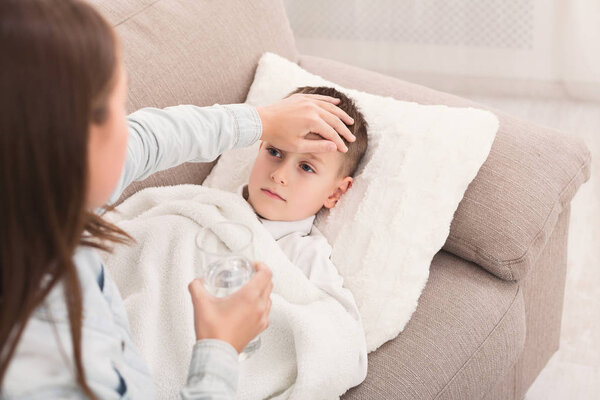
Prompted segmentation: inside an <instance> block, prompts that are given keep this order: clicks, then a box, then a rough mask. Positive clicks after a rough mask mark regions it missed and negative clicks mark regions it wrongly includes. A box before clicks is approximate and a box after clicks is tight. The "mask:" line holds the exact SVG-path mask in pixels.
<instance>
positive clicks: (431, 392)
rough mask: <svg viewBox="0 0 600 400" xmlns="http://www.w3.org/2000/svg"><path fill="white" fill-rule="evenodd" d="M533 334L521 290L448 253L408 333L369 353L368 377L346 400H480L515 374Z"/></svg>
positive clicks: (434, 267)
mask: <svg viewBox="0 0 600 400" xmlns="http://www.w3.org/2000/svg"><path fill="white" fill-rule="evenodd" d="M525 332H526V327H525V310H524V304H523V296H522V291H521V289H520V285H519V283H517V282H507V281H503V280H500V279H497V278H496V277H495V276H493V275H492V274H489V273H488V272H486V271H484V270H483V269H481V268H479V267H478V266H477V265H475V264H473V263H471V262H468V261H465V260H463V259H461V258H459V257H457V256H455V255H453V254H451V253H448V252H445V251H440V252H439V253H438V254H437V255H436V256H435V257H434V259H433V262H432V263H431V270H430V275H429V281H428V282H427V286H426V287H425V289H424V291H423V294H422V296H421V298H420V300H419V305H418V307H417V311H416V312H415V313H414V314H413V317H412V318H411V320H410V321H409V322H408V324H407V325H406V328H405V329H404V331H403V332H402V333H400V335H399V336H398V337H396V338H395V339H393V340H391V341H389V342H387V343H385V344H384V345H382V346H381V347H380V348H379V349H377V351H375V352H373V353H371V354H369V369H368V374H367V378H366V379H365V381H364V382H363V383H362V384H361V385H359V386H357V387H355V388H352V389H350V390H349V391H348V392H347V393H346V394H345V395H344V396H342V399H343V400H351V399H362V400H365V399H392V398H393V399H434V398H435V399H480V398H482V397H483V396H484V395H485V391H486V390H488V389H490V388H491V387H492V386H493V384H494V383H495V382H496V381H497V380H498V377H501V376H504V375H505V374H506V373H507V372H508V371H509V370H510V369H511V368H512V366H513V364H514V363H515V362H516V360H517V359H518V357H519V354H520V353H521V351H522V349H523V345H524V343H525Z"/></svg>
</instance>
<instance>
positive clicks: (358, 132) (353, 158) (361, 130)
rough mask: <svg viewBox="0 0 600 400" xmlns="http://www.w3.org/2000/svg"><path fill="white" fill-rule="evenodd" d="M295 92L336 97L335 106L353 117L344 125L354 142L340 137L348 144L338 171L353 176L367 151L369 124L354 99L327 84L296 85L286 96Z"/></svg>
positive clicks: (343, 174) (342, 174)
mask: <svg viewBox="0 0 600 400" xmlns="http://www.w3.org/2000/svg"><path fill="white" fill-rule="evenodd" d="M296 93H304V94H320V95H324V96H331V97H337V98H338V99H340V100H341V101H340V102H339V104H337V106H338V107H339V108H341V109H342V110H344V111H345V112H346V114H348V115H349V116H350V117H352V118H353V119H354V124H352V125H346V126H347V127H348V129H350V132H352V134H353V135H354V136H356V140H355V141H354V142H348V141H347V140H346V139H344V137H342V140H343V141H344V144H345V145H346V146H348V151H347V152H346V154H345V155H344V162H343V163H342V167H341V168H340V172H339V173H340V175H341V176H353V175H354V173H355V172H356V168H357V167H358V164H359V163H360V160H361V159H362V157H363V155H364V154H365V152H366V151H367V144H368V138H367V129H368V128H369V124H367V121H366V120H365V117H364V116H363V115H362V113H361V112H360V110H359V109H358V107H357V106H356V104H354V100H352V99H351V98H349V97H348V96H346V95H345V94H343V93H342V92H340V91H338V90H336V89H334V88H332V87H327V86H316V87H315V86H302V87H298V88H296V89H295V90H293V91H292V92H290V94H288V95H287V96H286V97H289V96H291V95H293V94H296Z"/></svg>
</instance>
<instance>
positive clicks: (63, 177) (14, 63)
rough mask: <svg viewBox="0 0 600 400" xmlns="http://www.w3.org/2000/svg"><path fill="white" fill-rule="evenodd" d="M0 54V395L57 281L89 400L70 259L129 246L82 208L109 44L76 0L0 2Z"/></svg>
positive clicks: (97, 21) (104, 112)
mask: <svg viewBox="0 0 600 400" xmlns="http://www.w3.org/2000/svg"><path fill="white" fill-rule="evenodd" d="M0 54H1V56H0V110H2V111H1V113H0V188H1V194H0V270H1V271H0V388H1V387H2V382H3V380H4V377H5V374H6V371H7V369H8V366H9V363H10V360H11V358H12V357H13V355H14V353H15V349H16V347H17V344H18V342H19V339H20V337H21V335H22V333H23V330H24V328H25V326H26V324H27V321H28V319H29V318H30V316H31V315H32V312H33V311H34V310H35V309H36V308H37V307H38V306H40V305H41V303H42V302H43V301H44V298H45V297H46V295H47V294H48V293H49V292H50V290H51V289H52V288H53V287H54V286H55V285H56V284H57V283H58V282H62V284H63V288H64V290H63V292H64V298H65V302H66V305H67V309H68V314H69V321H70V332H71V337H72V347H73V359H74V363H75V369H76V374H77V376H76V381H77V382H78V384H79V385H80V386H81V389H82V391H83V392H84V393H85V394H86V395H87V396H89V397H92V398H94V397H95V396H94V395H93V393H92V391H91V389H90V388H89V386H88V385H87V383H86V379H85V371H84V368H83V363H82V360H81V324H82V293H81V287H80V283H79V278H78V275H77V271H76V268H75V265H74V262H73V259H72V258H73V254H74V252H75V248H76V247H77V246H79V245H84V246H92V247H96V248H100V249H104V250H109V249H108V247H107V241H108V242H120V243H124V242H127V241H128V240H130V239H131V237H129V236H128V235H127V234H126V233H125V232H123V231H122V230H120V229H119V228H117V227H116V226H114V225H111V224H110V223H108V222H106V221H104V220H103V219H102V218H101V217H100V216H98V215H96V214H94V213H92V212H90V211H88V210H87V207H86V193H87V190H88V187H87V186H88V182H87V177H88V165H87V142H88V130H89V127H90V125H91V124H102V123H103V122H104V121H105V120H106V119H107V117H108V98H109V94H110V93H111V91H112V89H113V87H114V85H115V82H116V77H117V65H119V59H118V57H119V54H118V43H117V39H116V36H115V33H114V31H113V29H112V27H111V26H110V25H109V24H108V23H107V22H106V21H105V20H104V19H103V18H102V17H101V16H100V15H99V14H98V12H96V11H95V10H94V9H93V8H92V7H91V6H89V5H88V4H86V3H84V2H82V1H78V0H2V1H1V2H0ZM0 397H1V396H0Z"/></svg>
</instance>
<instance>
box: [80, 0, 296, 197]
mask: <svg viewBox="0 0 600 400" xmlns="http://www.w3.org/2000/svg"><path fill="white" fill-rule="evenodd" d="M90 2H91V3H92V4H93V5H94V6H96V8H97V9H98V10H99V11H100V12H101V13H102V14H103V15H104V16H105V18H107V19H108V20H109V21H110V22H111V23H112V24H113V26H114V27H115V29H116V31H117V34H118V36H119V37H120V39H121V43H122V46H123V59H124V63H125V68H126V69H127V73H128V75H129V98H128V102H127V108H128V110H129V111H130V112H132V111H135V110H137V109H139V108H142V107H167V106H172V105H177V104H186V103H187V104H195V105H199V106H204V105H213V104H215V103H219V104H230V103H242V102H244V100H245V99H246V95H247V93H248V89H249V88H250V84H251V83H252V80H253V78H254V71H255V69H256V66H257V64H258V60H259V58H260V56H261V55H262V54H263V53H264V52H266V51H271V52H274V53H277V54H280V55H282V56H284V57H286V58H288V59H290V60H294V61H295V60H297V57H298V54H297V52H296V47H295V44H294V37H293V33H292V31H291V28H290V26H289V22H288V20H287V17H286V14H285V9H284V7H283V4H282V3H281V1H279V0H253V1H238V0H219V1H197V0H123V1H121V0H112V1H106V0H90ZM211 166H212V164H211V165H209V166H206V165H202V164H194V163H188V164H184V165H183V166H179V167H176V168H173V171H171V172H170V173H168V174H161V175H157V176H151V177H149V178H148V179H146V180H145V181H143V182H137V183H135V184H133V185H132V186H130V188H129V189H128V190H127V191H126V192H125V193H124V196H123V197H122V198H126V197H127V196H129V195H131V194H133V193H135V192H136V191H138V190H140V189H142V188H144V187H147V186H159V185H164V184H177V183H201V182H202V180H203V179H204V177H205V176H206V174H207V173H208V170H209V169H210V167H211ZM164 178H166V180H164Z"/></svg>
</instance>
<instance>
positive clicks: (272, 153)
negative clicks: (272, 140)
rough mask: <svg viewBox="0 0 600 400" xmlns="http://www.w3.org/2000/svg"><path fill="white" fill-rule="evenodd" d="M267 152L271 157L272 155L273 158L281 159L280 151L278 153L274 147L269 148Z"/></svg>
mask: <svg viewBox="0 0 600 400" xmlns="http://www.w3.org/2000/svg"><path fill="white" fill-rule="evenodd" d="M267 151H268V152H269V154H270V155H272V156H273V157H280V156H281V154H279V151H277V150H276V149H274V148H273V147H269V148H267Z"/></svg>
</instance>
